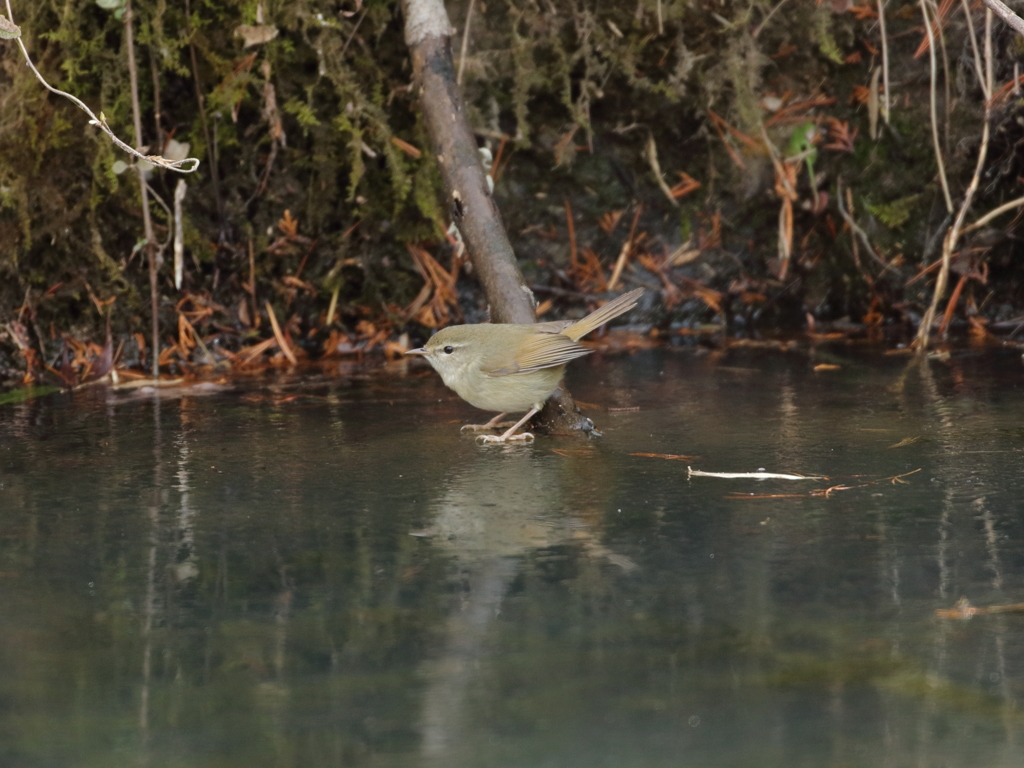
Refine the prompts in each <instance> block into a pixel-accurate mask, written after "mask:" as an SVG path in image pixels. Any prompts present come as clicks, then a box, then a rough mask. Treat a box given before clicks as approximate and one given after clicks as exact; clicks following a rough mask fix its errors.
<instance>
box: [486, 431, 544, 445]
mask: <svg viewBox="0 0 1024 768" xmlns="http://www.w3.org/2000/svg"><path fill="white" fill-rule="evenodd" d="M476 439H477V442H481V443H532V442H533V440H534V438H533V435H532V434H531V433H530V432H520V433H519V434H517V435H509V436H508V437H505V436H504V435H477V437H476Z"/></svg>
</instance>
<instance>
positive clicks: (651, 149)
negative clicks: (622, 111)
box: [644, 133, 679, 208]
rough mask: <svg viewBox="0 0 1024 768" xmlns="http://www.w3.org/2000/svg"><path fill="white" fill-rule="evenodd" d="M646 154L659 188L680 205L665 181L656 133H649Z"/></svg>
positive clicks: (671, 201) (677, 205)
mask: <svg viewBox="0 0 1024 768" xmlns="http://www.w3.org/2000/svg"><path fill="white" fill-rule="evenodd" d="M644 154H645V155H646V156H647V164H648V165H650V166H651V172H652V173H653V174H654V180H655V181H656V182H657V183H658V189H660V190H661V191H662V192H664V193H665V197H667V198H668V201H669V202H670V203H672V205H673V206H675V207H676V208H678V207H679V203H678V202H677V201H676V199H675V198H674V197H673V196H672V190H671V189H669V187H668V184H667V183H666V182H665V177H664V176H662V174H661V164H660V163H659V162H658V145H657V144H655V143H654V134H653V133H649V134H647V147H646V151H645V152H644Z"/></svg>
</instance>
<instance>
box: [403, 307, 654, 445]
mask: <svg viewBox="0 0 1024 768" xmlns="http://www.w3.org/2000/svg"><path fill="white" fill-rule="evenodd" d="M643 292H644V289H643V288H637V289H636V290H634V291H630V292H629V293H624V294H623V295H622V296H619V297H618V298H617V299H613V300H612V301H609V302H608V303H607V304H605V305H604V306H603V307H601V308H600V309H598V310H596V311H594V312H591V313H590V314H589V315H587V316H586V317H584V318H583V319H582V320H576V321H575V322H573V321H571V320H562V321H555V322H550V323H534V324H532V325H517V324H515V323H479V324H477V325H452V326H449V327H447V328H445V329H443V330H441V331H438V332H437V333H436V334H435V335H434V336H433V337H432V338H431V339H430V341H428V342H427V345H426V346H425V347H421V348H419V349H410V350H409V351H408V352H406V353H405V354H407V355H422V356H423V357H425V358H426V359H427V362H428V363H430V364H431V366H433V368H434V370H435V371H437V372H438V373H440V374H441V378H442V379H443V380H444V383H445V384H446V385H447V386H448V387H449V388H451V389H453V390H455V392H456V393H457V394H458V395H459V397H461V398H462V399H463V400H465V401H466V402H467V403H469V404H470V405H472V406H475V407H477V408H480V409H482V410H485V411H498V412H499V413H498V415H497V416H495V417H494V418H493V419H491V420H490V421H489V422H487V423H486V424H479V425H477V424H472V425H466V426H465V427H463V429H464V430H465V429H468V430H472V431H483V430H488V429H494V428H495V427H497V425H498V422H499V421H501V418H502V417H503V416H505V415H506V414H507V413H518V412H520V411H528V413H527V414H526V415H525V416H524V417H523V418H522V419H520V420H519V421H518V422H517V423H516V424H515V425H514V426H513V427H512V428H511V429H509V430H508V431H507V432H505V433H504V434H502V435H500V436H494V435H481V436H480V439H482V440H483V441H484V442H488V443H504V442H508V441H510V440H533V435H532V434H530V433H529V432H523V433H521V434H518V435H517V434H515V432H516V430H517V429H519V428H520V427H521V426H522V425H523V424H525V423H526V422H527V421H528V420H529V419H530V418H531V417H532V416H533V415H534V414H535V413H537V412H538V411H539V410H540V409H541V408H542V407H543V406H544V402H545V401H546V400H547V399H548V398H549V397H551V393H553V392H554V391H555V389H556V388H557V387H558V382H559V381H561V380H562V374H563V373H565V366H566V363H568V362H569V361H570V360H574V359H576V358H577V357H583V356H584V355H589V354H590V352H591V350H589V349H587V348H586V347H584V346H583V345H582V344H579V343H578V341H579V339H581V338H583V337H584V336H586V335H587V334H588V333H590V332H591V331H593V330H594V329H596V328H597V327H598V326H601V325H603V324H604V323H607V322H608V321H609V320H611V319H613V318H616V317H618V316H619V315H621V314H622V313H623V312H628V311H629V310H631V309H632V308H633V307H635V306H636V300H637V299H638V298H639V297H640V294H642V293H643ZM502 426H504V425H502Z"/></svg>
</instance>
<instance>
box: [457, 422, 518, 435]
mask: <svg viewBox="0 0 1024 768" xmlns="http://www.w3.org/2000/svg"><path fill="white" fill-rule="evenodd" d="M513 424H515V422H514V421H501V422H497V423H494V424H492V423H491V422H487V423H486V424H463V425H462V429H461V430H460V431H461V432H489V431H490V430H492V429H508V428H509V427H511V426H512V425H513Z"/></svg>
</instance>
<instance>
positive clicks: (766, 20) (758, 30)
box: [750, 0, 787, 40]
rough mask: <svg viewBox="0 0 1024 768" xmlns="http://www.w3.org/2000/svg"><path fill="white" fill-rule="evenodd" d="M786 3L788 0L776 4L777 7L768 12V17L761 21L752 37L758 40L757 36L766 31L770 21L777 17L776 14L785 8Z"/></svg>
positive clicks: (781, 0) (780, 0)
mask: <svg viewBox="0 0 1024 768" xmlns="http://www.w3.org/2000/svg"><path fill="white" fill-rule="evenodd" d="M786 2H787V0H779V2H778V3H776V4H775V7H774V8H772V9H771V10H770V11H768V15H767V16H765V17H764V18H763V19H761V23H760V24H758V25H757V29H755V30H754V31H753V32H752V33H751V35H750V36H751V37H752V38H753V39H754V40H757V36H758V35H760V34H761V30H763V29H764V27H765V24H767V23H768V20H769V19H771V17H772V16H774V15H775V12H776V11H777V10H779V9H780V8H781V7H782V6H784V5H785V4H786Z"/></svg>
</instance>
